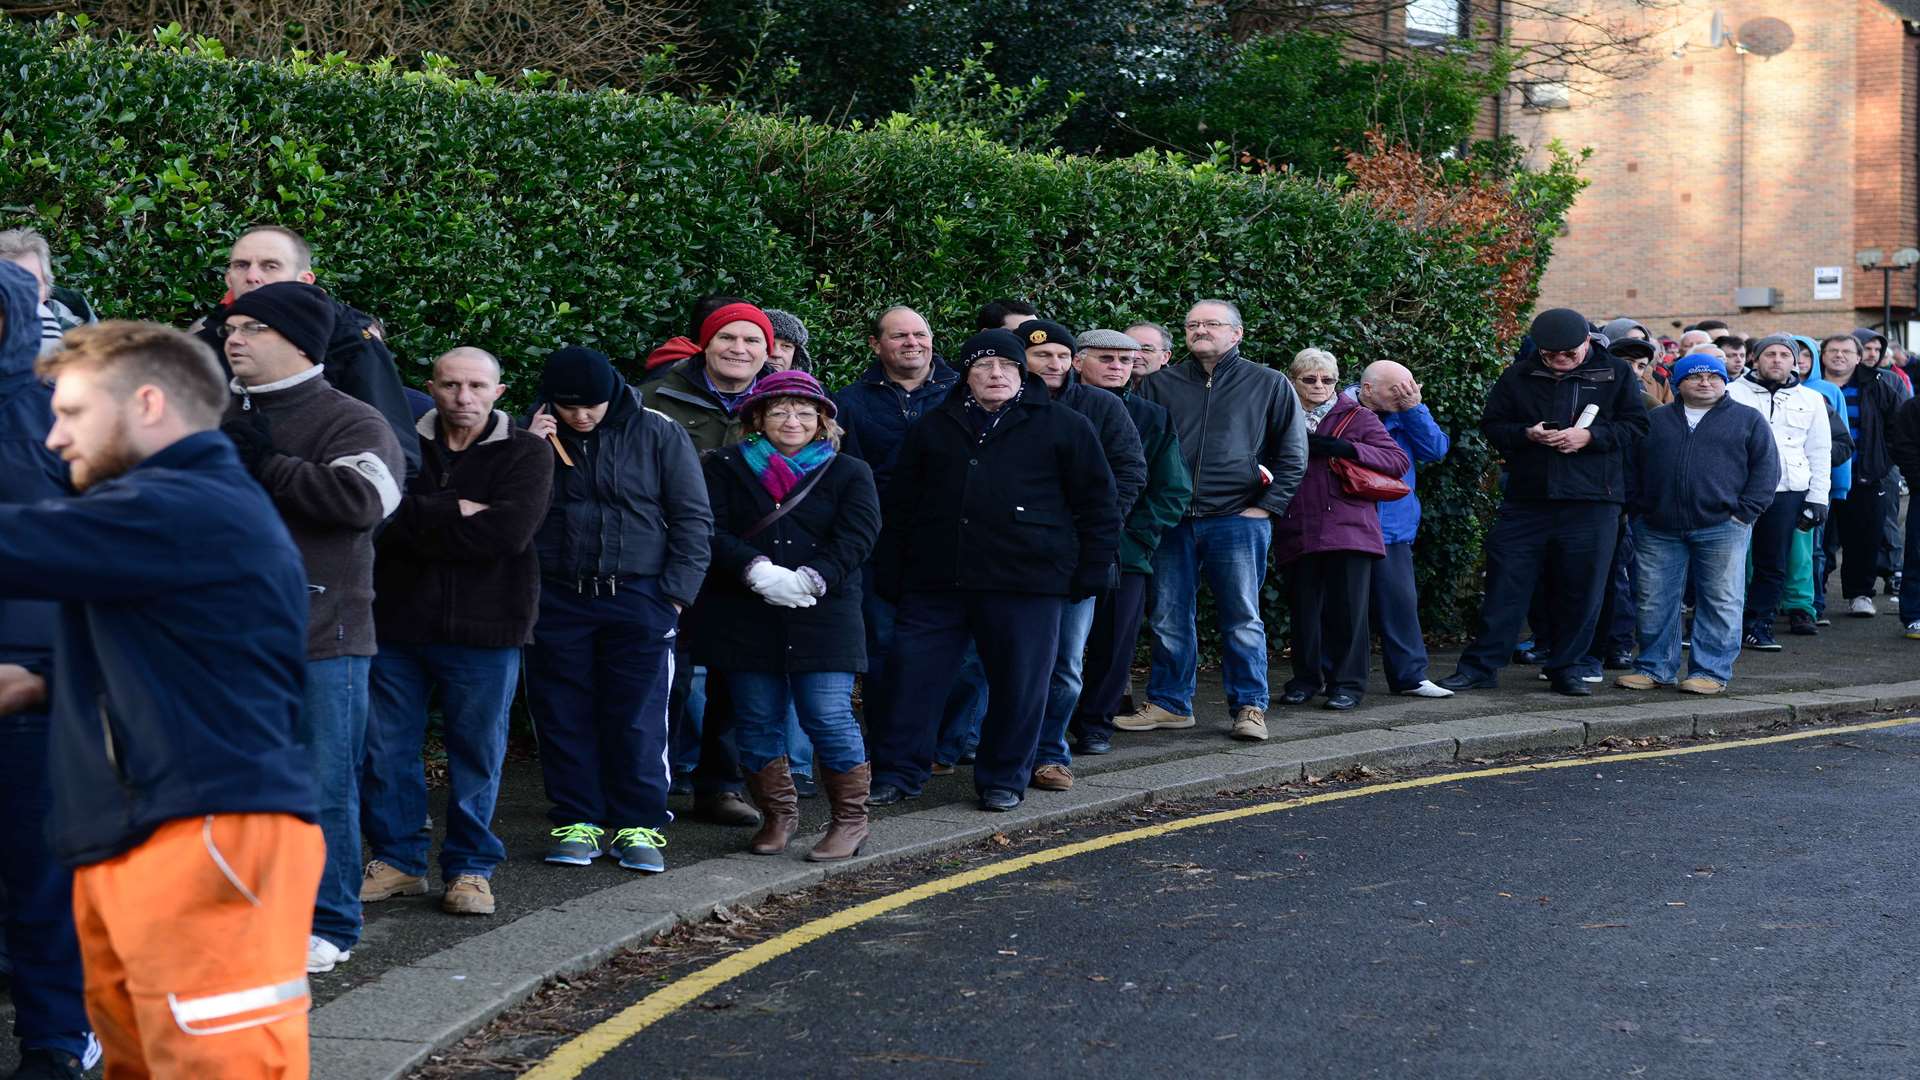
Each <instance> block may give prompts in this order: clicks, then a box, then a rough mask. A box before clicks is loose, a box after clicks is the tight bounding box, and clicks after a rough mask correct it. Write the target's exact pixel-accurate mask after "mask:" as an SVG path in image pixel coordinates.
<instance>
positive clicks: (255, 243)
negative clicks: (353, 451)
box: [190, 225, 420, 476]
mask: <svg viewBox="0 0 1920 1080" xmlns="http://www.w3.org/2000/svg"><path fill="white" fill-rule="evenodd" d="M226 279H227V295H226V297H225V298H224V299H222V300H221V302H220V303H219V304H218V305H216V306H215V307H214V309H213V310H212V311H211V312H209V313H208V314H207V315H206V317H205V318H203V319H201V320H199V321H198V322H196V323H195V324H194V326H193V327H191V328H190V329H191V330H192V331H193V332H194V333H197V334H198V335H199V337H200V340H201V341H204V342H206V343H207V347H208V348H210V349H212V350H213V354H214V355H215V356H217V357H220V358H221V363H222V364H225V362H226V360H225V353H224V352H223V351H222V342H223V340H224V339H223V337H222V335H221V329H220V328H221V327H222V326H224V325H226V321H227V312H228V309H229V307H230V305H232V303H233V302H234V301H236V300H238V299H240V298H241V297H243V296H245V295H247V294H248V293H250V292H252V291H253V290H255V289H258V288H260V287H261V286H263V285H272V284H275V283H277V282H286V281H297V282H304V283H306V284H308V285H311V284H313V283H314V281H315V280H316V278H315V277H314V273H313V249H312V248H311V247H308V246H307V241H306V239H305V238H303V237H302V236H301V235H300V234H299V233H297V232H294V231H293V230H292V229H287V228H282V227H281V226H278V225H256V226H254V227H253V228H250V229H248V230H247V231H246V232H243V233H241V234H240V238H239V239H238V240H235V241H234V242H233V248H232V250H231V251H229V252H228V254H227V275H226ZM332 303H333V332H332V336H331V337H329V338H328V339H327V343H326V349H325V351H324V352H323V353H322V354H321V355H319V356H316V357H314V363H316V364H324V365H325V366H326V370H327V375H326V378H327V385H329V386H331V387H333V388H334V389H335V390H338V391H340V392H341V393H343V394H345V395H347V396H348V397H350V398H353V399H355V400H356V401H364V402H366V403H367V404H368V405H371V406H373V407H374V408H375V409H376V410H378V411H379V413H380V415H381V416H382V417H385V418H386V421H387V425H388V426H389V427H391V428H392V429H393V439H394V443H395V444H396V445H398V446H399V447H400V449H401V452H402V453H404V454H405V455H406V464H407V475H408V476H412V475H413V474H414V473H416V472H418V471H419V469H420V456H419V455H420V449H419V440H418V439H416V438H414V434H413V410H412V409H409V408H408V407H407V397H406V393H405V392H404V391H403V390H402V388H401V382H400V369H399V368H398V367H397V366H395V364H394V359H393V353H392V352H391V351H390V350H388V348H387V342H386V335H385V333H384V332H383V331H382V330H381V329H380V324H379V322H378V320H376V319H374V317H373V316H371V315H368V314H366V313H365V312H363V311H359V310H357V309H355V308H352V307H349V306H347V305H346V304H343V303H341V302H340V301H338V300H333V301H332Z"/></svg>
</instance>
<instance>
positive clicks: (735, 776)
mask: <svg viewBox="0 0 1920 1080" xmlns="http://www.w3.org/2000/svg"><path fill="white" fill-rule="evenodd" d="M673 664H674V667H673V695H672V703H671V705H670V711H669V715H670V716H671V718H672V723H673V730H674V739H673V741H674V744H675V745H676V746H685V745H686V744H685V742H684V739H685V737H686V736H685V734H684V732H685V729H686V727H687V726H688V725H693V726H697V727H698V728H699V729H700V760H699V761H698V762H697V763H696V764H695V765H694V767H693V790H694V791H696V792H698V793H700V794H702V795H711V794H718V793H720V792H722V791H739V790H740V789H741V788H742V787H743V786H744V778H743V776H742V774H741V772H740V753H739V751H738V749H737V748H736V747H735V746H734V743H733V740H732V739H730V738H728V736H729V735H731V734H732V733H733V688H732V687H731V686H730V685H729V684H728V682H727V680H726V679H723V678H718V677H713V678H709V679H708V680H707V684H706V685H707V694H706V704H705V706H704V707H703V708H702V709H701V712H700V714H699V715H698V716H695V715H693V713H692V711H691V708H690V704H689V703H690V701H691V699H692V696H693V695H692V690H693V673H694V664H693V652H692V650H691V649H689V648H688V647H687V646H686V645H684V644H682V645H680V646H679V647H677V648H676V649H675V650H674V654H673Z"/></svg>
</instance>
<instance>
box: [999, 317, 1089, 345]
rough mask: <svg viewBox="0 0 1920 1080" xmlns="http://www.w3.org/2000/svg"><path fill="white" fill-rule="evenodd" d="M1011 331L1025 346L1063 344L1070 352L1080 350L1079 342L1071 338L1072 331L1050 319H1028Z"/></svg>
mask: <svg viewBox="0 0 1920 1080" xmlns="http://www.w3.org/2000/svg"><path fill="white" fill-rule="evenodd" d="M1013 333H1014V336H1016V337H1018V338H1019V339H1020V340H1021V341H1022V342H1023V343H1024V344H1026V345H1027V346H1034V345H1065V346H1066V347H1067V351H1068V352H1070V353H1078V352H1079V351H1080V346H1079V344H1078V343H1077V342H1075V341H1074V340H1073V331H1071V330H1069V329H1067V328H1066V327H1065V326H1062V325H1061V324H1059V323H1057V322H1054V321H1053V320H1052V319H1028V320H1027V321H1026V322H1023V323H1021V324H1020V325H1019V326H1016V327H1014V328H1013Z"/></svg>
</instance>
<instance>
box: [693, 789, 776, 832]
mask: <svg viewBox="0 0 1920 1080" xmlns="http://www.w3.org/2000/svg"><path fill="white" fill-rule="evenodd" d="M693 820H695V821H704V822H707V823H708V824H710V825H731V826H733V827H734V828H737V829H751V828H753V827H754V826H755V825H758V824H760V815H759V814H758V813H757V812H756V811H755V810H754V809H753V807H752V806H750V805H748V804H747V800H745V799H743V798H741V797H740V793H739V792H737V791H721V792H708V793H705V794H700V793H696V794H695V795H694V796H693Z"/></svg>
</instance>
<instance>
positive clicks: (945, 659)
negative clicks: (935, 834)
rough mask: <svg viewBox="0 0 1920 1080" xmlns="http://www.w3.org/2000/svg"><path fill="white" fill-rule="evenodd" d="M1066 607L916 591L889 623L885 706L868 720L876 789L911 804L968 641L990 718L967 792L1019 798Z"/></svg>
mask: <svg viewBox="0 0 1920 1080" xmlns="http://www.w3.org/2000/svg"><path fill="white" fill-rule="evenodd" d="M1064 604H1065V598H1064V597H1060V596H1040V595H1035V594H1032V593H1012V592H965V591H954V592H913V593H908V594H907V595H906V596H904V597H902V598H901V600H900V608H899V612H898V616H897V618H896V620H895V622H894V638H893V658H894V661H895V663H894V664H893V670H892V672H891V677H890V678H889V679H888V680H887V683H886V693H887V700H886V701H885V702H883V703H882V704H881V706H880V708H879V709H878V710H877V712H876V714H875V716H874V717H873V719H872V720H869V721H868V725H867V726H868V737H867V748H868V750H869V752H871V754H872V755H873V782H874V783H875V784H883V783H885V784H893V785H894V786H896V787H898V788H899V789H900V790H902V791H904V792H906V793H907V794H909V795H917V794H919V793H920V790H921V789H922V788H924V787H925V786H926V783H927V778H928V777H929V776H931V775H932V773H933V753H934V746H935V743H936V742H938V740H939V734H940V719H941V715H942V712H943V708H944V706H945V705H946V702H947V693H948V691H949V690H951V689H952V688H953V679H952V678H951V673H952V672H953V671H954V670H955V669H956V668H958V667H959V665H960V658H961V656H962V655H963V654H964V653H965V652H966V648H967V640H968V638H969V636H971V638H972V639H973V641H974V644H975V646H976V647H977V648H978V649H979V652H980V662H981V664H982V666H983V667H985V668H986V673H987V715H986V718H985V719H984V720H983V721H982V722H981V725H980V746H979V748H978V749H976V750H975V751H974V762H973V786H974V788H975V789H976V790H978V791H981V792H985V791H988V790H990V789H999V790H1003V791H1012V792H1015V793H1021V792H1025V791H1026V789H1027V781H1028V780H1030V779H1031V778H1032V775H1033V759H1034V752H1035V750H1036V749H1037V748H1038V747H1039V743H1040V727H1041V722H1042V720H1043V719H1044V718H1045V715H1046V711H1047V682H1048V679H1049V678H1051V676H1052V675H1053V662H1054V655H1055V653H1056V652H1057V651H1058V649H1059V639H1060V609H1061V608H1062V607H1063V606H1064Z"/></svg>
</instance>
